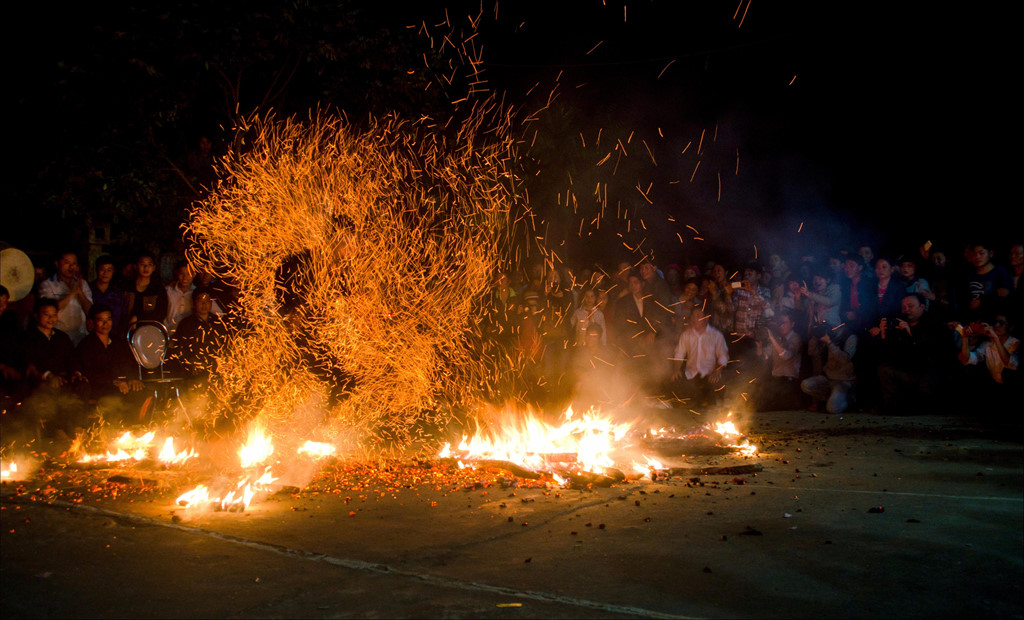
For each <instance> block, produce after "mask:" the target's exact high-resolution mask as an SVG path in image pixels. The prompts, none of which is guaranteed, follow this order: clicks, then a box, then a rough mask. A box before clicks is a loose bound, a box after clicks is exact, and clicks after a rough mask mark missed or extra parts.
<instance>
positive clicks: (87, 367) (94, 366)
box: [75, 332, 139, 399]
mask: <svg viewBox="0 0 1024 620" xmlns="http://www.w3.org/2000/svg"><path fill="white" fill-rule="evenodd" d="M75 354H76V355H77V357H78V365H79V368H81V369H82V374H83V375H85V378H86V379H88V380H89V391H90V395H91V398H92V399H97V398H100V397H101V396H106V395H107V394H112V393H114V392H117V391H118V390H117V388H116V387H115V386H114V380H115V379H138V378H139V365H138V363H137V362H136V361H135V357H134V356H133V355H132V352H131V348H130V347H129V346H128V342H127V341H126V340H124V339H122V338H115V337H113V336H111V338H110V343H109V344H107V345H104V344H103V342H101V341H100V339H99V337H98V336H97V335H96V334H95V333H93V332H90V333H89V335H88V336H86V337H85V338H83V339H82V342H80V343H78V347H77V348H76V349H75Z"/></svg>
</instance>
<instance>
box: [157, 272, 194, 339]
mask: <svg viewBox="0 0 1024 620" xmlns="http://www.w3.org/2000/svg"><path fill="white" fill-rule="evenodd" d="M194 277H195V274H193V273H192V268H191V267H189V264H188V263H186V262H184V261H181V262H179V263H178V264H176V265H175V266H174V282H173V283H171V284H168V285H167V287H166V288H167V318H166V319H164V327H166V328H167V333H168V334H169V335H171V336H173V335H174V332H175V331H177V329H178V324H179V323H181V320H182V319H183V318H185V317H187V316H189V315H190V314H192V291H194V290H195V288H196V287H195V285H194V284H193V283H192V280H193V279H194Z"/></svg>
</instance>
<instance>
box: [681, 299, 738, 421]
mask: <svg viewBox="0 0 1024 620" xmlns="http://www.w3.org/2000/svg"><path fill="white" fill-rule="evenodd" d="M710 316H711V313H710V312H709V308H707V307H705V303H704V301H703V300H700V301H698V302H697V303H696V304H694V308H693V314H692V315H691V317H690V325H689V327H687V328H686V330H685V331H683V333H682V334H680V335H679V344H678V345H677V346H676V352H675V356H674V357H673V363H674V364H675V372H674V373H673V374H672V380H673V381H679V380H680V379H682V378H683V377H684V376H685V377H686V382H685V388H686V389H685V392H686V394H687V396H689V397H690V398H692V399H693V402H692V404H693V405H694V406H708V405H713V404H717V403H719V402H721V401H722V399H723V395H722V390H723V384H722V369H723V368H725V365H726V364H727V363H728V362H729V349H728V347H727V346H726V344H725V336H724V335H722V332H720V331H718V330H717V329H716V328H714V327H712V326H711V325H710V324H709V322H708V320H709V318H710ZM684 367H685V370H684Z"/></svg>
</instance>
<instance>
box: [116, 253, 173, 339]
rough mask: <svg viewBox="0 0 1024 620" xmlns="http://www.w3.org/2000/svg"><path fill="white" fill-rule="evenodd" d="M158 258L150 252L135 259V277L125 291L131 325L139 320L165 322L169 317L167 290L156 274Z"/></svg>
mask: <svg viewBox="0 0 1024 620" xmlns="http://www.w3.org/2000/svg"><path fill="white" fill-rule="evenodd" d="M155 271H156V260H155V259H154V258H153V255H152V254H150V253H149V252H143V253H142V254H139V257H138V259H137V260H136V261H135V279H134V280H133V281H132V283H131V285H130V286H129V287H128V290H127V291H125V307H126V308H127V311H128V324H129V326H132V325H135V323H136V322H138V321H158V322H161V323H162V322H163V321H164V319H165V318H167V290H166V289H164V287H163V286H161V284H160V278H159V277H157V276H156V274H155Z"/></svg>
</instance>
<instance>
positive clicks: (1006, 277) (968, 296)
mask: <svg viewBox="0 0 1024 620" xmlns="http://www.w3.org/2000/svg"><path fill="white" fill-rule="evenodd" d="M1000 289H1005V290H1006V291H1007V292H1009V291H1011V290H1013V278H1012V277H1010V272H1009V271H1007V270H1006V269H1004V268H1003V267H1001V266H999V265H994V266H993V267H992V269H990V270H989V271H988V273H978V272H977V270H971V272H970V273H968V274H967V276H966V282H965V283H964V285H963V286H962V287H961V290H960V294H961V296H962V299H963V301H962V303H961V307H962V308H963V309H964V311H965V312H966V313H967V317H966V318H967V319H968V320H979V319H980V320H989V317H991V316H992V315H994V314H995V313H996V312H999V311H1003V312H1005V311H1006V309H1005V308H1002V307H1000V306H999V305H998V302H997V301H996V300H997V298H998V295H997V292H998V291H999V290H1000ZM972 302H976V304H979V305H978V307H977V308H975V309H971V307H970V305H971V303H972Z"/></svg>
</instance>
